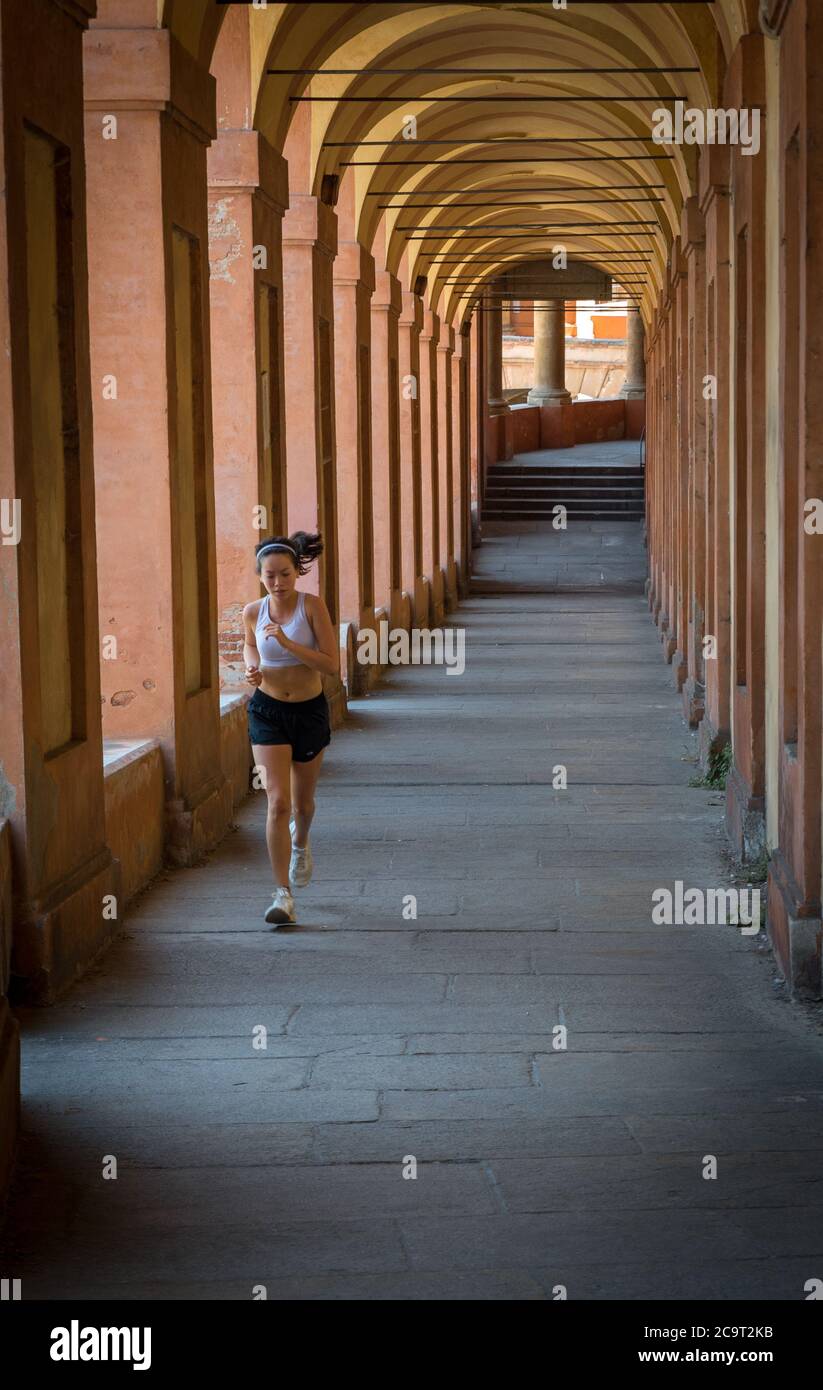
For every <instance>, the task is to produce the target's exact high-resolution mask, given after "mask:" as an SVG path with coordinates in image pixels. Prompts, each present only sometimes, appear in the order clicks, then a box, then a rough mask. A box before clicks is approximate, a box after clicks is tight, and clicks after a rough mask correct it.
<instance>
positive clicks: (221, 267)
mask: <svg viewBox="0 0 823 1390" xmlns="http://www.w3.org/2000/svg"><path fill="white" fill-rule="evenodd" d="M233 202H234V199H233V198H218V199H217V201H216V202H215V203H214V204H213V205H212V206H211V208H210V209H209V247H210V248H211V249H212V250H213V249H214V244H215V242H218V241H228V242H229V247H228V250H227V251H226V253H225V255H223V256H216V257H215V258H214V259H213V260H212V261H211V268H210V274H211V278H212V280H228V281H229V283H230V284H234V276H233V275H232V273H231V270H230V266H232V265H233V264H234V262H235V261H237V260H239V259H240V257H241V256H242V254H243V241H242V237H241V235H240V227H239V225H238V223H237V222H236V221H235V219H234V217H233V216H232V215H231V211H230V209H231V206H232V204H233Z"/></svg>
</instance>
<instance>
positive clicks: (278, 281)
mask: <svg viewBox="0 0 823 1390" xmlns="http://www.w3.org/2000/svg"><path fill="white" fill-rule="evenodd" d="M208 175H209V259H210V264H211V278H210V280H209V296H210V308H211V356H212V395H213V407H212V416H213V428H214V461H215V463H214V471H215V520H216V529H217V634H218V645H219V652H220V660H221V670H220V674H221V685H222V686H226V685H232V684H237V683H238V682H240V681H241V679H242V669H241V668H242V664H243V631H242V616H241V615H242V610H243V606H244V605H245V604H246V603H249V602H250V600H251V599H253V598H256V597H257V595H258V594H259V592H260V582H259V579H258V576H257V571H256V567H255V563H254V547H255V545H256V544H257V543H258V542H259V541H260V540H261V539H262V538H263V537H265V536H271V535H278V534H282V532H283V529H284V527H285V525H286V459H285V429H284V419H283V401H284V381H283V257H282V247H281V222H282V217H283V213H284V212H285V210H286V207H287V205H288V200H289V194H288V171H287V169H286V162H285V160H284V159H283V158H282V156H281V155H279V154H278V153H277V152H276V151H275V150H274V149H272V147H271V145H269V144H268V142H267V141H266V140H265V139H264V138H263V136H262V135H261V134H259V132H258V131H256V130H221V131H220V133H219V135H218V137H217V140H216V141H215V142H214V144H212V146H211V147H210V149H209V152H208ZM242 688H243V689H246V687H245V686H243V687H242Z"/></svg>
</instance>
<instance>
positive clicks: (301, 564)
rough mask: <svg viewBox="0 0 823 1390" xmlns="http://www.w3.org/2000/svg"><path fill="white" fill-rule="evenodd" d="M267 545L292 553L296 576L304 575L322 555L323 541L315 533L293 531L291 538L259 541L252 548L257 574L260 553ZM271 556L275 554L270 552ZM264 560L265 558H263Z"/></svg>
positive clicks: (258, 571)
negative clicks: (280, 547)
mask: <svg viewBox="0 0 823 1390" xmlns="http://www.w3.org/2000/svg"><path fill="white" fill-rule="evenodd" d="M268 545H281V546H287V547H288V549H287V550H286V551H284V552H283V553H284V554H288V553H289V551H292V552H293V556H294V566H295V569H296V570H297V573H298V574H305V573H306V571H307V570H308V569H309V568H310V566H311V565H312V564H313V563H314V561H315V560H316V559H317V557H318V556H319V555H322V553H323V541H322V538H321V536H320V534H319V532H317V531H312V532H310V531H295V533H294V535H293V536H269V538H268V540H265V541H261V542H260V544H259V545H256V546H255V547H254V553H255V555H256V556H257V573H258V574H259V573H260V552H261V550H265V549H266V546H268ZM271 553H272V554H275V553H276V552H274V551H272V552H271ZM264 558H265V557H264Z"/></svg>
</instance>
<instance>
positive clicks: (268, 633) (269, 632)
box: [263, 623, 292, 651]
mask: <svg viewBox="0 0 823 1390" xmlns="http://www.w3.org/2000/svg"><path fill="white" fill-rule="evenodd" d="M263 634H264V636H265V637H274V638H276V639H277V641H278V642H279V643H280V645H281V647H285V648H286V650H287V651H288V649H289V648H290V647H291V645H292V640H291V638H290V637H287V636H286V634H285V632H284V631H283V628H282V627H281V625H280V623H266V626H265V627H264V629H263Z"/></svg>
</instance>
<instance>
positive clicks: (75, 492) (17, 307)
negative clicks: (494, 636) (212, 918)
mask: <svg viewBox="0 0 823 1390" xmlns="http://www.w3.org/2000/svg"><path fill="white" fill-rule="evenodd" d="M93 8H94V7H93V5H92V4H90V3H88V4H85V5H83V4H78V5H74V6H73V7H72V12H71V13H69V12H68V10H67V8H66V6H64V5H60V4H56V3H52V0H30V3H28V4H26V5H4V6H3V15H2V88H1V90H0V176H2V185H3V197H2V199H0V263H2V266H3V273H2V276H0V340H1V341H2V352H0V498H2V500H3V506H2V522H3V538H2V543H0V590H1V591H2V600H0V621H2V636H3V644H2V661H0V708H2V712H3V717H2V719H0V1201H1V1200H2V1196H3V1193H4V1189H5V1186H6V1182H7V1180H8V1178H9V1176H10V1172H11V1164H12V1159H13V1155H14V1145H15V1139H16V1133H17V1127H18V1118H19V1042H18V1026H17V1022H16V1020H15V1018H14V1017H13V1015H12V1013H11V1009H10V1007H9V1003H8V999H7V997H6V995H7V990H8V987H9V984H10V982H11V979H12V977H13V978H14V982H15V994H16V998H17V1001H18V1002H20V1001H22V1000H24V999H28V1000H29V1001H31V1002H39V1003H46V1002H50V1001H51V1000H52V999H54V997H55V996H56V995H57V994H58V993H59V992H60V991H61V990H63V989H65V988H66V986H67V985H69V984H70V983H72V982H73V980H74V978H75V977H76V974H77V973H78V972H79V971H80V970H83V969H85V968H86V967H87V966H88V965H89V964H90V962H91V961H92V960H93V959H94V957H95V956H96V955H97V953H98V952H99V951H100V950H101V948H102V947H103V946H104V945H105V944H106V942H107V941H108V940H109V939H110V937H111V936H112V935H113V934H114V933H115V932H116V931H118V930H119V928H120V926H121V925H122V912H121V913H120V914H119V915H120V920H119V921H117V920H112V918H111V914H110V913H106V912H105V909H106V896H107V895H108V894H115V895H117V894H119V891H120V881H119V872H118V868H119V866H118V864H117V863H116V862H115V861H113V859H112V855H111V852H110V850H109V849H108V847H107V843H106V826H105V808H104V794H103V755H102V746H101V745H102V738H101V732H100V646H99V641H98V629H97V597H96V575H95V535H94V528H95V516H94V476H93V451H92V396H93V391H92V386H91V383H90V378H89V321H88V301H87V294H88V286H87V265H86V185H85V171H84V153H83V57H82V37H83V27H84V25H85V23H86V22H87V20H88V18H89V15H90V13H91V12H93ZM12 874H13V877H14V882H13V886H12ZM12 887H13V890H12ZM104 914H105V915H104ZM2 1273H3V1275H4V1276H5V1275H12V1274H13V1270H12V1269H10V1268H8V1267H5V1266H4V1268H3V1270H2Z"/></svg>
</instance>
